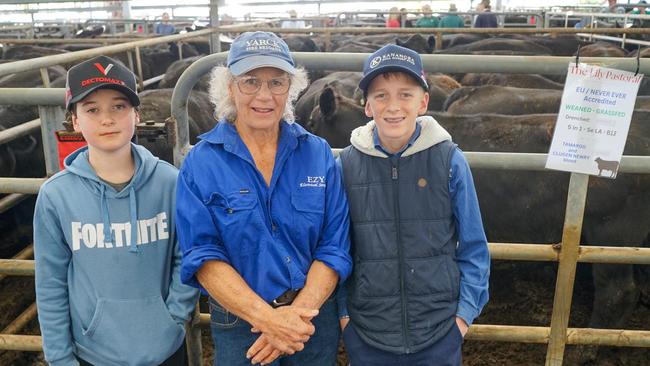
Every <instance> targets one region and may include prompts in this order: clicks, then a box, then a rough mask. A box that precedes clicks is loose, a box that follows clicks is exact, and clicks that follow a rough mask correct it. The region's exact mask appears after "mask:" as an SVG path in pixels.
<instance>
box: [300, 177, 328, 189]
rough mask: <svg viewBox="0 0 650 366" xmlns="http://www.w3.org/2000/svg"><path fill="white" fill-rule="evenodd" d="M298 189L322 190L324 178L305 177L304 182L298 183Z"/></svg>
mask: <svg viewBox="0 0 650 366" xmlns="http://www.w3.org/2000/svg"><path fill="white" fill-rule="evenodd" d="M300 187H301V188H302V187H315V188H324V187H325V176H313V177H312V176H307V178H306V179H305V181H304V182H301V183H300Z"/></svg>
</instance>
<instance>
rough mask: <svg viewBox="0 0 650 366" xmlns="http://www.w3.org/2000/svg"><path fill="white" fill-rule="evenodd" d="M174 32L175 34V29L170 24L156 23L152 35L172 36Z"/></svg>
mask: <svg viewBox="0 0 650 366" xmlns="http://www.w3.org/2000/svg"><path fill="white" fill-rule="evenodd" d="M174 32H176V28H175V27H174V25H173V24H171V23H158V24H156V29H154V33H156V34H162V35H165V36H167V35H170V34H174Z"/></svg>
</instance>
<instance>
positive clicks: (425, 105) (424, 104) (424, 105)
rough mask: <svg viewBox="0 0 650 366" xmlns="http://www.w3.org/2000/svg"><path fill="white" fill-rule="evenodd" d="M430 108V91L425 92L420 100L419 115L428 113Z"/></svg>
mask: <svg viewBox="0 0 650 366" xmlns="http://www.w3.org/2000/svg"><path fill="white" fill-rule="evenodd" d="M428 109H429V93H424V95H423V96H422V100H421V101H420V106H419V107H418V115H423V114H425V113H427V110H428Z"/></svg>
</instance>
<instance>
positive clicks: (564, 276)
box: [546, 173, 589, 366]
mask: <svg viewBox="0 0 650 366" xmlns="http://www.w3.org/2000/svg"><path fill="white" fill-rule="evenodd" d="M588 184H589V176H588V175H586V174H578V173H571V179H570V181H569V194H568V196H567V203H566V213H565V216H564V229H563V232H562V247H561V250H560V265H559V268H558V271H557V280H556V284H555V298H554V300H553V315H552V318H551V334H550V339H549V342H548V349H547V351H546V366H556V365H557V366H561V365H562V360H563V358H564V348H565V346H566V341H567V327H568V325H569V315H570V313H571V301H572V298H573V283H574V282H575V275H576V263H577V261H578V252H579V250H580V234H581V232H582V221H583V215H584V211H585V203H586V200H587V186H588Z"/></svg>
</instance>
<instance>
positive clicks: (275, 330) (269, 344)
mask: <svg viewBox="0 0 650 366" xmlns="http://www.w3.org/2000/svg"><path fill="white" fill-rule="evenodd" d="M270 314H271V316H269V317H267V318H266V319H264V320H263V321H261V322H259V324H255V325H254V326H253V328H252V329H251V331H252V332H254V333H262V334H261V335H260V336H259V338H257V340H256V341H255V343H253V345H252V346H251V347H250V348H249V349H248V351H247V352H246V358H248V359H249V360H251V363H252V364H258V363H260V364H262V365H267V364H269V363H271V362H273V361H274V360H275V359H277V358H278V357H280V356H282V355H284V354H288V355H292V354H294V353H296V352H299V351H302V350H303V348H305V343H306V342H307V341H308V340H309V338H310V337H311V336H312V335H313V334H314V332H315V331H316V328H315V327H314V325H313V324H312V322H311V320H312V319H313V318H314V317H315V316H316V315H318V310H317V309H309V308H304V307H298V306H293V305H289V306H282V307H279V308H275V309H273V311H272V312H271V313H270Z"/></svg>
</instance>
